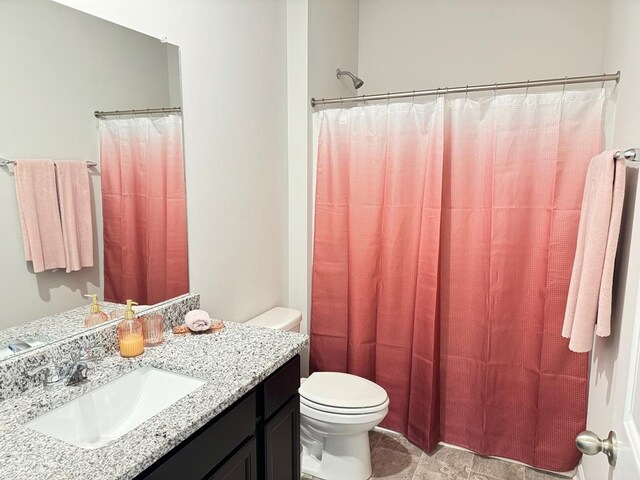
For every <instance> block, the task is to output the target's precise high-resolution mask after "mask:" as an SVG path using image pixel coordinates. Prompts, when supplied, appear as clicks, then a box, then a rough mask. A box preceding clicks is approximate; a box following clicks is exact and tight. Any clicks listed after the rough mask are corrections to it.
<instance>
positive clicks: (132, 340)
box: [118, 318, 144, 357]
mask: <svg viewBox="0 0 640 480" xmlns="http://www.w3.org/2000/svg"><path fill="white" fill-rule="evenodd" d="M118 340H119V341H120V355H122V356H123V357H136V356H138V355H140V354H142V353H143V352H144V337H143V335H142V322H140V320H138V319H137V318H125V319H124V320H122V321H121V322H120V323H119V324H118Z"/></svg>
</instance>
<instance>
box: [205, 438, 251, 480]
mask: <svg viewBox="0 0 640 480" xmlns="http://www.w3.org/2000/svg"><path fill="white" fill-rule="evenodd" d="M257 456H258V452H257V450H256V438H255V437H253V438H252V439H251V440H249V441H248V442H247V443H246V445H245V446H243V447H242V448H241V449H240V450H238V451H237V452H236V453H235V454H234V455H233V456H232V457H231V458H230V459H229V460H227V461H226V462H225V463H224V464H223V465H222V467H220V468H219V469H218V471H216V472H215V473H214V474H213V475H211V476H210V477H207V479H208V480H258V461H257Z"/></svg>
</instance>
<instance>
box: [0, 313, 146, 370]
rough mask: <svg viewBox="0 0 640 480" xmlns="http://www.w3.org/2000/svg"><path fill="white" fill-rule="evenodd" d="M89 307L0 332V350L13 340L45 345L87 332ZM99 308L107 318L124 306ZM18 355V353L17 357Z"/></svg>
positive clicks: (56, 314)
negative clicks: (85, 322) (86, 323)
mask: <svg viewBox="0 0 640 480" xmlns="http://www.w3.org/2000/svg"><path fill="white" fill-rule="evenodd" d="M90 307H91V303H87V304H86V305H81V306H80V307H76V308H73V309H71V310H69V311H66V312H60V313H54V314H53V315H49V316H48V317H42V318H38V319H35V320H32V321H30V322H26V323H23V324H21V325H15V326H13V327H9V328H6V329H3V330H0V348H2V347H3V346H4V345H7V344H8V343H9V342H11V341H14V340H25V341H27V343H29V341H30V340H33V339H35V340H40V341H41V342H43V343H44V344H47V343H51V342H56V341H58V340H61V339H63V338H67V337H70V336H71V335H75V334H77V333H81V332H84V331H86V330H87V327H85V326H84V319H85V318H86V316H87V314H88V313H89V308H90ZM100 307H101V309H102V311H103V312H104V313H106V314H107V316H108V315H109V314H110V313H111V312H113V311H122V312H123V313H124V308H125V305H122V304H119V303H112V302H100ZM149 308H151V306H148V305H143V306H142V307H140V308H138V309H136V312H137V313H144V310H146V309H149ZM120 316H122V315H120ZM107 321H109V320H107ZM39 346H41V345H38V347H39ZM38 347H34V348H38ZM26 351H28V350H25V352H26ZM0 353H1V352H0ZM20 353H22V352H20ZM20 353H18V355H19V354H20ZM2 358H9V357H3V356H2V355H0V359H2Z"/></svg>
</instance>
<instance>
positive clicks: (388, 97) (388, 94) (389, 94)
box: [387, 92, 391, 107]
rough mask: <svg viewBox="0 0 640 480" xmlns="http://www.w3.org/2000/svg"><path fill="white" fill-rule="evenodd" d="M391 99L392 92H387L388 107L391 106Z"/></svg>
mask: <svg viewBox="0 0 640 480" xmlns="http://www.w3.org/2000/svg"><path fill="white" fill-rule="evenodd" d="M390 98H391V92H387V107H388V106H389V99H390Z"/></svg>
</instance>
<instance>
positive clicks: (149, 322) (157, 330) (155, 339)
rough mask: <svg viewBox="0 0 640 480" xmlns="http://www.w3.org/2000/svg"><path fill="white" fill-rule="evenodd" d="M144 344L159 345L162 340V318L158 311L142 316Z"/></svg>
mask: <svg viewBox="0 0 640 480" xmlns="http://www.w3.org/2000/svg"><path fill="white" fill-rule="evenodd" d="M142 335H143V337H144V346H145V347H153V346H155V345H160V344H161V343H162V341H163V340H164V319H163V318H162V315H161V314H160V313H150V314H148V315H144V316H143V317H142Z"/></svg>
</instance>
